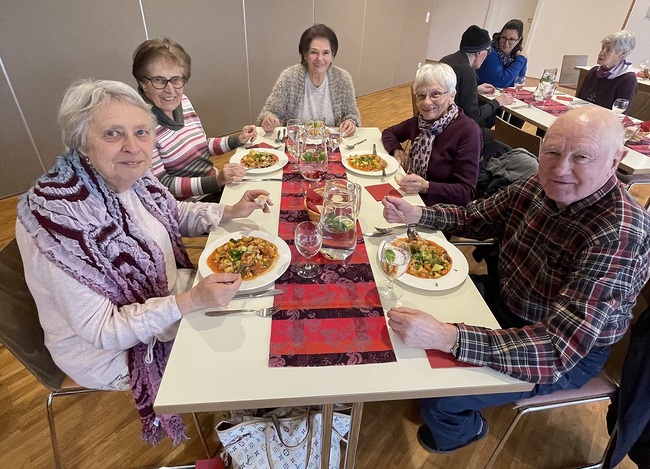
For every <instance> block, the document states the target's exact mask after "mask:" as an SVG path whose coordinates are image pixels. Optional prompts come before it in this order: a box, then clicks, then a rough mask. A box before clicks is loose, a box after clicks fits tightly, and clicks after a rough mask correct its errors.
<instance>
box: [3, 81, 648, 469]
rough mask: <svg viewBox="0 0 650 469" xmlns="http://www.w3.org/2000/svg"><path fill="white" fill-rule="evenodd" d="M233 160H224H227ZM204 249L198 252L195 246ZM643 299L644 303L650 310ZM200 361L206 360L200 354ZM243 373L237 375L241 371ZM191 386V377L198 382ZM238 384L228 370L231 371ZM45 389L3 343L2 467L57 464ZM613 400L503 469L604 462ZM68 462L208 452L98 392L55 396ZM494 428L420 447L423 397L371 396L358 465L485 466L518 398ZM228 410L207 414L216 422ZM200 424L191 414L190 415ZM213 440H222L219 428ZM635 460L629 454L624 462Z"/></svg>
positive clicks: (541, 426) (366, 120)
mask: <svg viewBox="0 0 650 469" xmlns="http://www.w3.org/2000/svg"><path fill="white" fill-rule="evenodd" d="M359 108H360V110H361V116H362V120H363V124H364V125H365V126H370V127H379V128H381V129H383V128H385V127H386V126H388V125H390V124H393V123H396V122H399V121H401V120H403V119H405V118H407V117H408V116H410V115H412V110H411V100H410V89H409V87H408V86H401V87H396V88H393V89H391V90H387V91H383V92H379V93H374V94H372V95H368V96H363V97H361V98H359ZM224 160H225V158H223V157H222V158H220V159H218V161H217V163H218V164H222V163H223V161H224ZM15 206H16V198H15V197H14V198H9V199H5V200H0V247H1V246H4V245H5V244H6V243H7V242H8V241H9V240H11V239H12V238H13V236H14V222H15ZM194 254H195V257H197V256H198V251H196V250H195V252H194ZM648 301H649V299H648V298H647V296H646V297H645V298H643V299H642V301H641V304H640V305H639V306H638V308H641V307H643V308H645V306H647V304H648ZM197 359H200V358H198V357H197ZM231 379H237V377H231ZM188 385H191V383H188ZM223 385H224V386H227V385H228V377H225V376H224V377H223ZM46 396H47V392H46V391H45V389H44V388H43V387H42V386H41V385H40V384H39V383H38V382H37V381H36V380H35V379H34V378H33V377H32V376H31V375H30V374H29V373H28V372H27V371H26V370H25V368H23V367H22V366H21V365H20V363H19V362H17V361H16V360H15V359H14V358H13V357H12V356H11V354H10V353H9V352H8V351H7V349H5V348H4V347H2V346H0V468H12V469H20V468H25V469H27V468H29V469H34V468H39V469H46V468H52V467H53V462H52V452H51V447H50V441H49V432H48V426H47V417H46V413H45V398H46ZM606 408H607V405H606V404H594V405H585V406H577V407H575V408H569V409H566V410H551V411H546V412H539V413H534V414H531V415H529V416H527V417H525V418H524V419H523V420H522V421H521V423H520V426H519V430H518V431H517V432H516V434H514V435H513V436H512V437H511V441H510V443H509V444H508V445H507V446H506V448H505V449H504V451H503V452H502V455H501V458H500V461H499V462H498V464H497V465H496V467H497V468H504V469H505V468H517V469H532V468H543V469H553V468H569V467H575V466H579V465H581V464H583V463H586V462H588V461H589V462H594V461H596V460H598V459H599V458H600V456H601V454H602V451H603V449H604V447H605V444H606V442H607V432H606V430H605V424H604V421H605V419H604V416H605V412H606ZM55 412H56V414H57V422H58V432H59V441H60V448H61V452H62V460H63V462H64V467H65V468H92V469H104V468H106V469H109V468H110V469H115V468H140V467H150V466H160V465H170V464H180V463H185V462H188V461H194V460H196V459H202V458H203V457H204V455H203V453H202V450H201V445H200V443H199V442H198V438H197V437H196V432H195V430H194V428H193V427H191V425H188V428H189V430H188V431H189V436H190V437H191V440H190V441H189V442H187V443H185V444H182V445H180V446H179V447H177V448H172V447H171V445H170V444H169V442H164V443H161V444H160V445H158V446H157V447H153V448H152V447H149V446H148V445H146V444H145V443H143V442H142V441H141V440H140V437H139V422H138V418H137V415H136V412H135V410H134V407H133V404H132V403H131V400H130V395H129V393H126V392H124V393H121V392H98V393H93V394H90V395H83V396H74V397H63V398H60V401H58V402H57V401H55ZM485 416H486V418H487V420H488V421H489V425H490V433H489V434H488V436H487V437H486V438H484V439H483V440H482V441H480V442H478V443H476V444H474V445H471V446H470V447H467V448H465V449H462V450H459V451H457V452H456V453H455V454H452V455H432V454H429V453H427V452H425V451H424V450H423V449H421V448H420V446H419V445H418V442H417V439H416V437H415V432H416V430H417V428H418V426H419V425H420V424H421V420H420V417H419V413H418V410H417V402H416V401H390V402H374V403H368V404H366V405H365V408H364V416H363V424H362V430H361V439H360V444H359V451H358V459H357V466H356V467H357V468H360V469H391V468H392V469H411V468H414V469H417V468H431V469H433V468H441V469H442V468H452V469H456V468H458V469H465V468H480V467H483V465H484V464H485V462H486V461H487V459H488V458H489V456H490V454H491V452H492V450H493V449H494V447H495V446H496V444H497V442H498V441H499V439H500V437H501V435H502V434H503V433H504V432H505V429H506V427H507V425H508V423H509V421H510V419H511V418H512V417H513V413H512V411H511V410H510V409H509V407H508V406H503V407H499V408H492V409H488V410H487V411H486V412H485ZM220 417H221V415H220V414H201V415H200V418H201V421H202V423H203V426H204V428H205V429H206V430H208V431H209V430H210V429H211V428H214V425H215V424H216V422H218V420H219V419H220ZM186 422H187V423H188V424H189V423H191V419H186ZM210 438H211V440H210V441H211V444H212V447H215V446H216V438H215V436H214V432H212V431H210ZM620 467H621V468H624V469H628V468H633V467H635V465H634V464H632V463H631V462H630V461H629V460H628V459H626V460H625V461H624V463H623V464H622V465H621V466H620Z"/></svg>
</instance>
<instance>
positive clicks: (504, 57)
mask: <svg viewBox="0 0 650 469" xmlns="http://www.w3.org/2000/svg"><path fill="white" fill-rule="evenodd" d="M492 48H493V49H494V50H495V51H496V53H497V55H498V56H499V60H500V61H501V63H502V64H503V66H504V67H507V66H508V65H510V64H511V63H512V62H514V61H515V59H516V58H517V57H516V56H515V57H513V56H512V55H510V54H507V53H505V52H503V51H502V50H501V49H500V48H499V39H493V40H492Z"/></svg>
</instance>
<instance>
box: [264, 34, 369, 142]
mask: <svg viewBox="0 0 650 469" xmlns="http://www.w3.org/2000/svg"><path fill="white" fill-rule="evenodd" d="M338 45H339V43H338V39H337V37H336V34H334V31H332V30H331V29H330V28H329V27H327V26H325V25H324V24H315V25H314V26H312V27H310V28H309V29H307V30H306V31H305V32H303V33H302V36H301V37H300V43H299V44H298V51H299V52H300V65H292V66H291V67H289V68H287V69H285V70H284V71H283V72H282V73H281V74H280V77H279V78H278V81H277V82H276V83H275V85H274V86H273V90H272V91H271V95H270V96H269V97H268V98H267V100H266V104H264V107H263V108H262V112H260V115H259V117H258V118H257V121H258V124H261V126H262V127H263V128H264V130H265V131H267V132H270V131H272V130H273V129H274V128H275V127H277V126H280V125H284V124H285V123H286V121H287V120H288V119H300V120H301V121H303V122H307V121H309V120H324V121H325V123H326V124H327V125H330V126H339V128H340V129H341V133H342V134H343V135H345V136H347V135H352V134H354V132H355V131H356V128H357V126H359V125H361V119H360V117H359V109H358V108H357V103H356V96H355V93H354V85H353V84H352V77H351V76H350V74H349V73H348V72H346V71H345V70H343V69H342V68H339V67H336V66H334V65H332V60H333V59H334V57H336V52H337V50H338Z"/></svg>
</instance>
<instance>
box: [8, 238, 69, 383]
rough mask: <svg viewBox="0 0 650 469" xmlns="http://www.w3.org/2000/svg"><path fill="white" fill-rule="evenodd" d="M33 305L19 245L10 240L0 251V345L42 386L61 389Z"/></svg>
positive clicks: (60, 377) (58, 373) (61, 377)
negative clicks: (0, 343)
mask: <svg viewBox="0 0 650 469" xmlns="http://www.w3.org/2000/svg"><path fill="white" fill-rule="evenodd" d="M44 341H45V339H44V334H43V328H42V327H41V323H40V321H39V319H38V311H37V309H36V303H34V299H33V298H32V294H31V293H30V291H29V288H28V287H27V282H26V281H25V272H24V270H23V262H22V258H21V257H20V251H19V250H18V243H17V242H16V240H15V239H14V240H12V241H11V242H10V243H9V244H8V245H7V246H6V247H5V248H4V249H3V250H2V251H0V342H2V343H3V344H4V345H5V347H7V349H9V351H10V352H11V353H12V354H13V355H14V356H15V357H16V358H17V359H18V360H19V361H20V362H21V363H22V364H23V365H24V366H25V368H27V369H28V370H29V371H30V372H31V373H32V374H33V375H34V376H35V377H36V379H38V380H39V381H40V382H41V383H42V384H43V385H44V386H45V387H47V388H48V389H50V390H52V389H58V388H60V387H61V383H63V380H64V378H65V377H66V375H65V373H63V371H61V369H60V368H59V367H58V366H57V365H56V364H55V363H54V360H52V356H51V355H50V352H49V351H48V350H47V348H46V347H45V343H44Z"/></svg>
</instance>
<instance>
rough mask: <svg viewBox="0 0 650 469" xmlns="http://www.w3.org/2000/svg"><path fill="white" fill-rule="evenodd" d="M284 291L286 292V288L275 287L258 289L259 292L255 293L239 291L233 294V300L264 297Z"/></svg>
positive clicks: (280, 293)
mask: <svg viewBox="0 0 650 469" xmlns="http://www.w3.org/2000/svg"><path fill="white" fill-rule="evenodd" d="M283 293H284V290H280V289H278V288H273V289H271V290H264V291H258V292H254V293H247V292H241V293H237V294H236V295H235V296H233V300H240V299H242V298H262V297H264V296H275V295H282V294H283Z"/></svg>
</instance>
